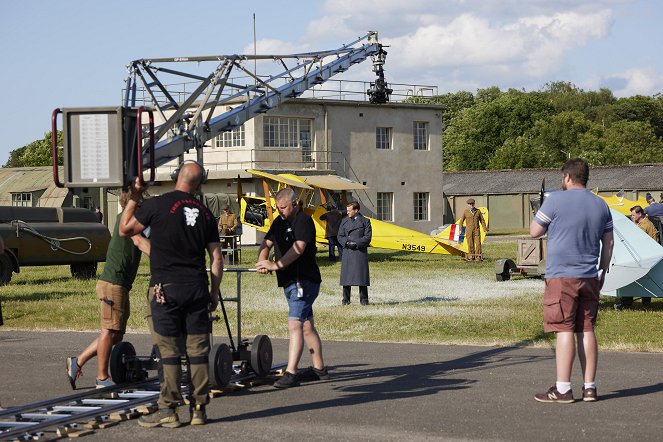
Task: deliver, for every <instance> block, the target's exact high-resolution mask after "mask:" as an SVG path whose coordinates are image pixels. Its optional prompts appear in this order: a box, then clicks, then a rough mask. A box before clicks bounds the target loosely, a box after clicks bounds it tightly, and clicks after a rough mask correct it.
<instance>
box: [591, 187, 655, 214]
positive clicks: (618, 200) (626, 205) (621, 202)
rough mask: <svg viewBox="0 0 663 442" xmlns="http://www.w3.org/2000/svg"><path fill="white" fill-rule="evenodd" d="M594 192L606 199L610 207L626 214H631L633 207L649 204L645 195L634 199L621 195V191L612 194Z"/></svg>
mask: <svg viewBox="0 0 663 442" xmlns="http://www.w3.org/2000/svg"><path fill="white" fill-rule="evenodd" d="M594 193H595V194H596V195H597V196H598V197H599V198H601V199H603V201H605V202H606V203H607V204H608V207H610V208H611V209H614V210H616V211H617V212H619V213H621V214H622V215H626V216H630V215H631V207H634V206H640V207H642V208H643V209H644V208H645V207H648V206H649V203H648V202H647V200H646V199H645V198H644V197H643V196H641V197H639V198H638V199H637V200H635V201H633V200H630V199H628V198H624V197H623V196H619V193H616V194H614V195H612V196H602V195H599V194H598V192H594Z"/></svg>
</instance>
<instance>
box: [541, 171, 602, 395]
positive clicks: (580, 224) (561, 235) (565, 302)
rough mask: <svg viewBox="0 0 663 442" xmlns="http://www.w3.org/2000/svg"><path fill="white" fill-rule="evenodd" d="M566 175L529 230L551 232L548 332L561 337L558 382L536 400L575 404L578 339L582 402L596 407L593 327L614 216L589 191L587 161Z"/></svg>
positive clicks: (545, 310)
mask: <svg viewBox="0 0 663 442" xmlns="http://www.w3.org/2000/svg"><path fill="white" fill-rule="evenodd" d="M562 174H563V178H562V190H563V192H553V193H551V195H550V196H549V197H548V198H546V199H545V201H544V202H543V204H542V205H541V208H540V209H539V211H538V212H537V213H536V215H535V217H534V219H533V220H532V223H531V224H530V235H531V236H532V237H533V238H538V237H540V236H542V235H544V234H545V233H546V232H548V244H547V252H546V275H545V277H546V281H545V283H546V287H545V292H544V296H543V320H544V328H543V329H544V331H545V332H547V333H550V332H554V333H556V334H557V343H556V351H555V361H556V365H557V382H556V384H555V385H553V386H552V387H550V389H549V390H548V391H547V392H545V393H538V394H536V395H535V396H534V398H535V399H536V400H537V401H539V402H557V403H572V402H573V401H574V399H573V391H572V390H571V371H572V368H573V360H574V359H575V354H576V342H575V339H577V341H578V350H577V351H578V359H579V360H580V365H581V368H582V374H583V378H584V385H583V390H582V399H583V401H585V402H592V401H595V400H596V399H597V395H596V379H595V377H596V366H597V361H598V344H597V341H596V335H595V334H594V324H595V323H596V317H597V314H598V306H599V291H600V289H601V287H602V286H603V282H604V280H605V273H606V272H607V270H608V267H609V265H610V259H611V257H612V247H613V244H614V239H613V232H612V216H611V215H610V211H609V209H608V206H607V205H606V203H605V202H604V201H603V200H602V199H600V198H599V197H597V196H596V195H594V194H592V193H591V192H589V191H588V190H587V188H586V186H587V180H588V179H589V166H588V164H587V162H586V161H585V160H583V159H581V158H573V159H569V160H568V161H567V162H566V163H564V166H563V167H562ZM599 258H600V259H599ZM597 264H598V265H599V267H598V270H597ZM574 335H575V336H574ZM574 338H575V339H574Z"/></svg>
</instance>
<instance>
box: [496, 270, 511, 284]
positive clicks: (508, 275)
mask: <svg viewBox="0 0 663 442" xmlns="http://www.w3.org/2000/svg"><path fill="white" fill-rule="evenodd" d="M495 279H496V280H497V281H498V282H500V281H508V280H509V279H511V273H509V271H506V272H502V273H496V274H495Z"/></svg>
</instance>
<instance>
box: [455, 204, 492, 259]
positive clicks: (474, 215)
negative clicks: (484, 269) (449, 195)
mask: <svg viewBox="0 0 663 442" xmlns="http://www.w3.org/2000/svg"><path fill="white" fill-rule="evenodd" d="M463 223H465V225H466V229H465V238H467V254H465V260H466V261H467V262H470V261H472V260H476V261H477V262H480V261H482V258H481V230H480V229H479V223H481V225H482V226H483V229H484V230H485V231H486V232H488V227H487V226H486V221H485V220H484V219H483V215H482V214H481V211H480V210H479V209H477V208H476V207H474V199H473V198H470V199H468V200H467V209H465V211H464V212H463V216H462V217H461V218H460V221H458V224H459V225H460V226H462V225H463Z"/></svg>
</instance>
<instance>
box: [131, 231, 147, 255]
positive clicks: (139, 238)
mask: <svg viewBox="0 0 663 442" xmlns="http://www.w3.org/2000/svg"><path fill="white" fill-rule="evenodd" d="M131 241H133V243H134V245H135V246H136V247H138V250H140V251H141V252H143V253H144V254H146V255H147V256H150V251H151V249H152V244H151V243H150V240H149V239H147V238H145V237H144V236H143V235H134V236H132V237H131Z"/></svg>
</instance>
